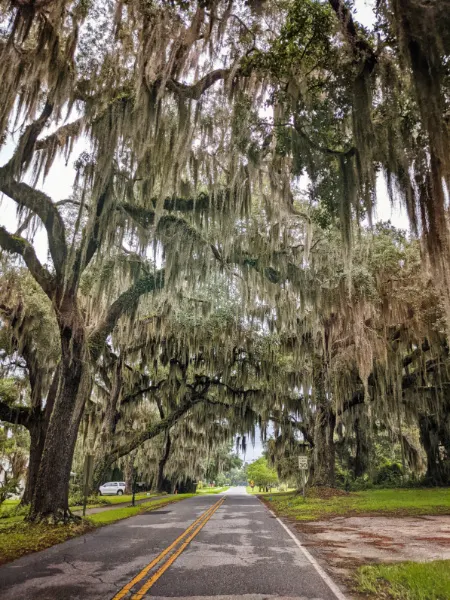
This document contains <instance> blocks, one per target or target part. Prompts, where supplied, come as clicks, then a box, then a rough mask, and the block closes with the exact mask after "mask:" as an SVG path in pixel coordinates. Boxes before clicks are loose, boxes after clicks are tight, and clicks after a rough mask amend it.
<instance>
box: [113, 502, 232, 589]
mask: <svg viewBox="0 0 450 600" xmlns="http://www.w3.org/2000/svg"><path fill="white" fill-rule="evenodd" d="M224 502H225V498H221V499H220V500H218V501H217V502H216V503H215V504H213V505H212V506H211V507H210V508H208V510H206V511H205V512H204V513H202V514H201V515H200V516H199V517H198V519H196V520H195V521H194V522H193V523H191V525H189V527H188V528H187V529H186V530H185V531H183V533H182V534H181V535H180V536H178V537H177V539H176V540H175V541H174V542H172V543H171V544H170V546H168V547H167V548H166V549H165V550H163V551H162V552H161V554H159V555H158V556H157V557H156V558H154V559H153V560H152V561H151V562H150V563H149V564H148V565H147V566H146V567H144V568H143V569H142V571H141V572H140V573H138V574H137V575H136V577H134V578H133V579H132V580H131V581H130V582H129V583H127V584H126V585H125V586H124V587H123V588H122V589H121V590H120V591H119V592H117V594H116V595H115V596H114V598H113V599H112V600H121V598H125V596H128V594H130V593H131V592H132V589H133V588H134V587H135V586H136V585H137V584H138V583H139V582H140V581H142V580H143V579H145V578H146V576H147V575H149V573H150V572H151V571H152V569H153V568H154V567H156V565H158V563H160V562H161V561H163V560H164V562H163V563H162V565H161V566H160V567H159V569H158V570H157V571H156V572H155V573H154V574H153V575H152V576H151V577H150V578H149V579H147V581H145V583H144V585H143V586H142V587H141V588H140V589H139V590H138V591H137V592H136V593H134V594H133V596H131V600H141V599H142V598H143V597H144V595H145V594H146V593H147V592H148V590H149V589H150V588H151V587H152V585H154V584H155V583H156V582H157V581H158V579H159V578H160V577H161V575H163V574H164V573H165V572H166V571H167V569H168V568H169V567H170V566H171V565H172V564H173V563H174V562H175V561H176V559H177V558H178V557H179V556H180V554H181V553H182V552H183V550H185V549H186V548H187V546H188V545H189V543H190V542H191V541H192V540H193V539H194V538H195V536H196V535H197V534H198V533H199V532H200V530H201V529H202V528H203V527H204V526H205V525H206V523H207V522H208V521H209V519H210V518H211V517H212V516H213V514H214V513H215V512H216V510H218V509H219V508H220V507H221V506H222V504H223V503H224Z"/></svg>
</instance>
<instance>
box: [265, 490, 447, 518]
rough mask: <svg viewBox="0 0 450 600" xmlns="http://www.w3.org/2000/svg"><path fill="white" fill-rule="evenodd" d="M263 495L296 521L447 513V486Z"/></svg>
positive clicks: (275, 510) (277, 509)
mask: <svg viewBox="0 0 450 600" xmlns="http://www.w3.org/2000/svg"><path fill="white" fill-rule="evenodd" d="M328 492H330V491H329V490H328ZM262 499H263V501H264V502H266V503H267V504H268V505H269V506H270V508H271V509H272V510H273V511H274V512H276V513H277V514H278V515H281V516H286V517H290V518H293V519H296V520H298V521H316V520H318V519H324V518H329V517H333V516H338V515H339V516H342V515H351V514H361V513H364V514H368V515H370V514H383V515H393V516H398V517H401V516H408V515H440V514H450V488H414V489H382V490H367V491H364V492H354V493H350V494H345V493H340V494H339V495H332V493H327V490H323V491H322V490H317V492H316V490H310V493H309V495H307V497H306V498H303V496H301V495H297V494H295V493H292V492H290V493H285V494H270V493H269V494H264V495H263V496H262Z"/></svg>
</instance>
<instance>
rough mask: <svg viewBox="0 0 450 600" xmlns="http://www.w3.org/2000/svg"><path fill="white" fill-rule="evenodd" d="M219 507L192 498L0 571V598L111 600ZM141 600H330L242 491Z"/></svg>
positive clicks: (208, 498)
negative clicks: (195, 523)
mask: <svg viewBox="0 0 450 600" xmlns="http://www.w3.org/2000/svg"><path fill="white" fill-rule="evenodd" d="M238 491H239V490H238ZM232 492H233V491H232ZM217 500H218V496H217V495H205V496H196V497H193V498H190V499H188V500H184V501H183V502H179V503H177V504H174V505H170V506H169V507H165V509H164V510H161V511H158V510H156V511H154V512H150V513H147V514H142V515H137V516H135V517H131V518H129V519H126V520H123V521H119V522H118V523H115V524H114V525H110V526H107V527H103V528H100V529H97V530H96V531H94V532H92V533H89V534H86V535H84V536H83V537H79V538H74V539H72V540H69V541H67V542H64V543H63V544H59V545H57V546H53V547H52V548H49V549H47V550H43V551H41V552H37V553H35V554H30V555H28V556H25V557H23V558H21V559H19V560H17V561H14V562H12V563H9V564H7V565H4V566H3V567H0V597H1V598H2V600H13V599H14V600H17V599H20V600H55V599H57V600H100V599H101V600H110V599H111V598H112V597H113V596H114V595H115V594H116V593H117V591H118V590H119V589H121V588H122V587H123V586H124V585H125V584H126V583H127V582H129V581H130V580H131V579H132V578H133V577H134V576H135V575H136V574H137V573H138V572H139V571H141V570H142V569H143V568H144V567H145V566H146V565H147V564H148V563H149V562H150V561H151V560H152V559H153V558H155V557H156V556H157V555H158V554H159V553H160V552H161V551H162V550H164V548H166V547H167V546H169V545H170V544H171V543H172V542H173V541H174V540H175V539H176V538H177V537H178V536H179V535H180V534H181V533H183V531H184V530H185V529H186V528H187V527H188V526H189V525H190V524H191V523H192V522H193V521H194V520H195V519H196V518H197V517H198V516H199V515H200V514H201V513H203V512H204V511H205V510H206V509H208V508H209V507H210V506H212V505H213V504H214V503H215V502H217ZM145 598H160V599H161V600H162V599H166V598H179V599H180V600H181V599H182V598H189V599H200V598H201V599H202V600H207V599H208V598H213V599H214V600H232V599H238V598H243V599H244V600H263V599H267V600H275V599H276V600H282V599H283V600H286V599H288V598H290V599H295V600H336V596H335V595H334V593H333V592H332V591H331V590H330V588H329V587H328V586H327V584H326V583H325V582H324V580H323V579H322V578H321V577H320V575H319V574H318V572H317V571H316V570H315V568H314V567H313V565H312V564H311V563H310V562H309V561H308V560H307V558H306V557H305V555H304V554H303V553H302V551H301V550H300V549H299V548H298V547H297V546H296V544H295V542H294V541H293V540H292V539H291V538H290V537H289V535H288V533H287V532H286V531H285V530H284V529H283V528H282V527H281V525H280V523H279V522H278V521H277V520H276V519H275V518H274V517H273V516H272V515H271V514H270V512H269V511H268V510H267V509H266V508H265V507H264V506H263V505H262V503H261V502H259V500H258V499H257V498H255V497H252V496H248V495H245V494H243V493H242V491H240V495H239V494H233V493H231V494H229V495H228V494H227V497H226V500H225V502H224V504H223V505H222V506H221V507H220V508H219V509H218V510H217V512H215V513H214V515H213V516H212V518H211V519H210V520H209V521H208V522H207V523H206V525H205V527H204V528H203V529H202V530H201V531H200V533H199V534H198V535H197V537H195V538H194V539H193V540H192V542H191V543H190V544H189V546H188V547H187V548H186V550H185V551H184V552H183V553H182V554H181V555H180V556H179V557H178V558H177V560H176V561H175V562H174V563H173V565H172V566H171V567H170V568H169V569H168V570H167V571H166V572H165V573H164V575H163V576H162V577H161V578H160V579H158V581H156V583H155V585H154V586H153V587H151V589H150V590H149V591H148V592H147V594H146V596H145Z"/></svg>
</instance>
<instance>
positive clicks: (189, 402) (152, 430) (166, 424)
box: [103, 393, 205, 468]
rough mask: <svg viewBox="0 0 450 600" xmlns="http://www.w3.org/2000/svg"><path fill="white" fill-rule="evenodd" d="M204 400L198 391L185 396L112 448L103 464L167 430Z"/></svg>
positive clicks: (109, 463) (112, 462)
mask: <svg viewBox="0 0 450 600" xmlns="http://www.w3.org/2000/svg"><path fill="white" fill-rule="evenodd" d="M204 400H205V396H204V395H203V394H200V393H199V394H198V395H195V396H190V395H189V396H187V397H185V399H184V400H183V401H182V402H181V404H180V405H179V406H178V407H177V408H176V409H175V410H173V411H172V412H170V413H169V414H168V415H167V416H166V417H165V418H164V419H161V421H158V423H155V424H154V425H152V426H151V427H149V428H148V429H147V431H144V432H143V433H141V434H139V435H138V436H136V437H134V438H133V439H131V440H129V441H127V442H125V443H123V444H120V445H119V446H118V447H116V448H114V449H113V450H112V452H111V453H110V455H109V456H108V457H107V458H106V459H105V464H107V466H106V468H108V467H110V466H111V465H112V464H114V463H115V462H116V461H117V460H119V458H122V457H123V456H127V454H130V452H132V451H133V450H135V449H136V448H139V446H141V445H142V444H143V443H144V442H146V441H148V440H151V439H152V438H154V437H156V436H157V435H159V434H160V433H163V432H164V431H169V430H170V428H171V427H173V425H175V423H177V421H179V419H181V418H182V417H183V416H184V415H185V414H186V413H187V412H188V411H189V410H190V409H191V408H192V407H193V406H195V405H196V404H199V403H200V402H203V401H204ZM103 468H105V467H103Z"/></svg>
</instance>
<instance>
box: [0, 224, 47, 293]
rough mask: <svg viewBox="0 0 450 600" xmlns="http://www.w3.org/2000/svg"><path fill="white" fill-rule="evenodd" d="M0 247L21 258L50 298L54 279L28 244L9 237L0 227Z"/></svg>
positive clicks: (18, 238) (22, 240) (23, 240)
mask: <svg viewBox="0 0 450 600" xmlns="http://www.w3.org/2000/svg"><path fill="white" fill-rule="evenodd" d="M0 246H1V247H2V248H3V249H4V250H6V251H7V252H11V253H13V254H18V255H19V256H21V257H22V258H23V260H24V261H25V264H26V265H27V267H28V269H29V271H30V273H31V275H32V276H33V277H34V279H35V280H36V281H37V282H38V284H39V285H40V286H41V288H42V289H43V291H44V292H45V293H46V294H47V296H49V297H50V298H51V297H52V295H53V292H54V290H55V282H54V278H53V277H52V275H51V274H50V273H49V272H48V271H47V269H46V268H45V267H44V266H43V265H42V264H41V263H40V262H39V259H38V257H37V256H36V252H35V251H34V248H33V246H32V245H31V244H30V242H28V241H27V240H25V239H24V238H22V237H19V236H15V235H11V234H10V233H8V231H6V229H5V228H4V227H0Z"/></svg>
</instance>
